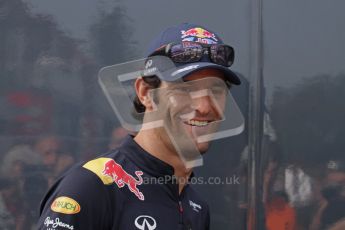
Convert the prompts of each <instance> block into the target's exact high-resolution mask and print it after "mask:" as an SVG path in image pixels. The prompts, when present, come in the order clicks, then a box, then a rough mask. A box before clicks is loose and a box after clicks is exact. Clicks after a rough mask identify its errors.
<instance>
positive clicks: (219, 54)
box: [211, 45, 234, 67]
mask: <svg viewBox="0 0 345 230" xmlns="http://www.w3.org/2000/svg"><path fill="white" fill-rule="evenodd" d="M211 59H212V61H213V62H214V63H216V64H219V65H223V66H227V67H229V66H231V65H232V64H233V63H234V49H233V48H232V47H230V46H222V45H219V46H211Z"/></svg>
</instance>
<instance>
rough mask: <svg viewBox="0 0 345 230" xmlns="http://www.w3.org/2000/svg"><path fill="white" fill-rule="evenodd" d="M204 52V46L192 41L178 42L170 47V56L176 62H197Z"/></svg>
mask: <svg viewBox="0 0 345 230" xmlns="http://www.w3.org/2000/svg"><path fill="white" fill-rule="evenodd" d="M202 54H203V49H202V46H201V45H199V44H195V43H191V42H184V43H181V44H176V45H173V46H172V47H171V49H170V58H171V59H172V60H173V61H174V62H182V63H188V62H196V61H199V60H200V59H201V57H202Z"/></svg>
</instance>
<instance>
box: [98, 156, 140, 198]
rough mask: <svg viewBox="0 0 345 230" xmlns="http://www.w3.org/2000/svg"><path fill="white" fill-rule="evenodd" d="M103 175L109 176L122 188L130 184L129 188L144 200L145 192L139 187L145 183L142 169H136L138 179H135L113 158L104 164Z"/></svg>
mask: <svg viewBox="0 0 345 230" xmlns="http://www.w3.org/2000/svg"><path fill="white" fill-rule="evenodd" d="M102 173H103V175H106V176H109V177H111V178H112V180H113V181H114V182H115V184H116V185H117V187H119V188H122V187H124V186H125V185H127V186H128V188H129V190H130V191H131V192H132V193H134V194H135V195H136V196H137V197H138V198H139V200H144V199H145V198H144V194H143V193H142V192H140V190H139V189H138V188H137V186H138V185H141V184H142V183H143V178H142V177H141V176H142V175H143V172H142V171H135V175H136V176H137V177H138V179H135V178H134V177H133V176H132V175H131V174H129V173H127V172H126V171H125V170H124V169H123V168H122V166H121V165H119V164H118V163H116V162H115V161H114V160H113V159H111V160H109V161H107V162H106V163H105V164H104V170H103V172H102Z"/></svg>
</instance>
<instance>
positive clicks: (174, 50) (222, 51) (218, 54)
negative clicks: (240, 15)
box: [150, 41, 235, 67]
mask: <svg viewBox="0 0 345 230" xmlns="http://www.w3.org/2000/svg"><path fill="white" fill-rule="evenodd" d="M155 55H164V56H167V57H169V58H170V59H171V60H172V61H173V62H175V63H191V62H197V61H200V60H201V59H202V58H203V57H204V55H208V57H209V59H210V60H211V62H213V63H215V64H218V65H222V66H225V67H230V66H231V65H232V64H233V63H234V58H235V51H234V48H232V47H231V46H229V45H225V44H210V45H209V44H202V43H197V42H189V41H183V42H181V43H169V44H168V45H165V46H162V47H160V48H158V49H157V50H156V51H154V52H153V53H152V54H151V55H150V56H155Z"/></svg>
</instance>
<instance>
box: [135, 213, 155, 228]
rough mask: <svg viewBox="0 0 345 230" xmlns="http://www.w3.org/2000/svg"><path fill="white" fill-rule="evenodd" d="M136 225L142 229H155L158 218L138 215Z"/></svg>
mask: <svg viewBox="0 0 345 230" xmlns="http://www.w3.org/2000/svg"><path fill="white" fill-rule="evenodd" d="M134 224H135V227H137V228H138V229H140V230H154V229H156V227H157V223H156V220H155V219H153V217H151V216H138V217H137V218H136V219H135V221H134Z"/></svg>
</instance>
